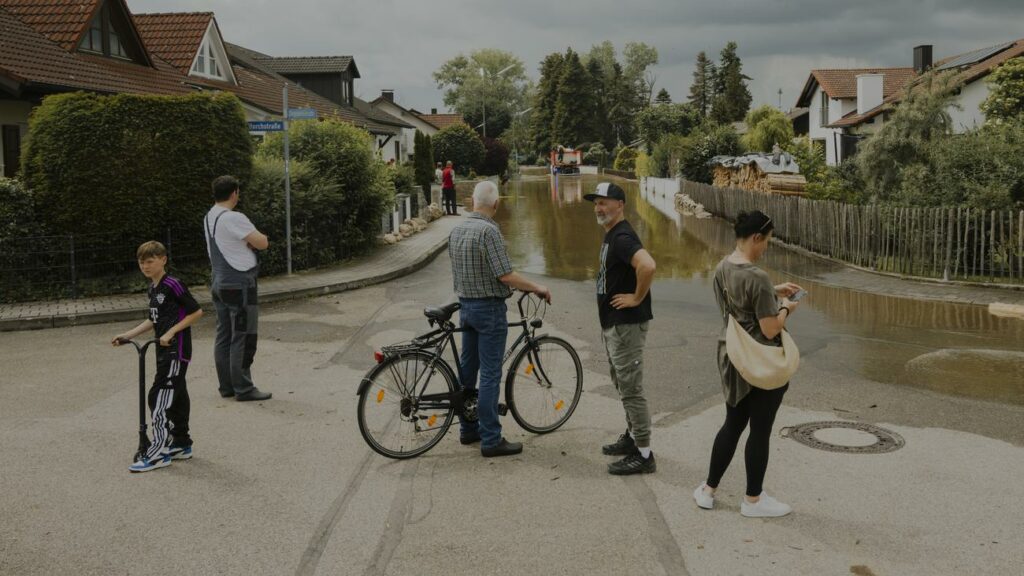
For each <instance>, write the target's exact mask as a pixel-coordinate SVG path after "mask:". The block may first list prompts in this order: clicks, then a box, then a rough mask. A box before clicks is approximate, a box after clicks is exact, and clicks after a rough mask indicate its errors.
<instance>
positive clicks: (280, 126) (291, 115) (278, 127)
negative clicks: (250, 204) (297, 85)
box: [247, 82, 316, 274]
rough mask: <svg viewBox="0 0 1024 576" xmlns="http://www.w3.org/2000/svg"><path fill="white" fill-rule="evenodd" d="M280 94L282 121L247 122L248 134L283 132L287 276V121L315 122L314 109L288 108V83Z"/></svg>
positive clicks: (289, 172) (289, 220)
mask: <svg viewBox="0 0 1024 576" xmlns="http://www.w3.org/2000/svg"><path fill="white" fill-rule="evenodd" d="M283 90H284V91H283V92H282V94H281V104H282V106H281V108H282V110H287V113H286V114H285V115H284V120H283V121H282V120H268V121H259V122H247V124H248V125H249V132H284V219H285V220H284V234H285V246H286V248H285V252H286V258H287V260H288V274H291V273H292V170H291V151H290V150H289V143H288V121H289V120H316V109H315V108H288V83H287V82H286V83H285V85H284V89H283Z"/></svg>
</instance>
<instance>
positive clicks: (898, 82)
mask: <svg viewBox="0 0 1024 576" xmlns="http://www.w3.org/2000/svg"><path fill="white" fill-rule="evenodd" d="M916 75H917V73H916V72H915V70H914V69H913V68H848V69H821V70H811V73H810V75H809V76H808V77H807V82H806V83H805V84H804V88H803V90H802V91H801V92H800V98H799V99H798V100H797V103H796V107H797V108H808V109H809V110H810V113H809V117H808V131H807V137H808V138H810V139H811V141H812V142H814V143H815V144H816V145H817V146H819V147H821V149H823V150H824V151H825V161H826V163H828V165H829V166H834V165H836V164H839V162H841V160H842V157H843V154H842V152H843V144H844V142H843V140H842V137H841V136H842V134H843V131H842V130H840V129H838V128H833V127H832V124H833V123H834V122H837V121H839V120H840V119H842V118H843V117H844V116H846V115H848V114H850V113H851V112H856V111H857V102H858V99H857V94H858V87H862V86H868V87H870V89H871V90H872V91H878V92H879V94H878V102H877V103H878V104H880V103H881V101H882V98H883V97H885V96H890V95H892V94H895V93H896V92H898V91H899V90H901V89H903V87H904V86H906V85H907V83H908V82H910V80H912V79H913V78H914V77H915V76H916ZM872 93H873V92H872Z"/></svg>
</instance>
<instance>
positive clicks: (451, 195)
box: [441, 160, 458, 216]
mask: <svg viewBox="0 0 1024 576" xmlns="http://www.w3.org/2000/svg"><path fill="white" fill-rule="evenodd" d="M441 201H442V202H443V203H444V213H445V214H447V215H449V216H455V215H457V214H458V211H457V210H456V207H455V167H454V166H452V161H451V160H449V161H448V162H447V163H446V164H445V166H444V171H442V172H441Z"/></svg>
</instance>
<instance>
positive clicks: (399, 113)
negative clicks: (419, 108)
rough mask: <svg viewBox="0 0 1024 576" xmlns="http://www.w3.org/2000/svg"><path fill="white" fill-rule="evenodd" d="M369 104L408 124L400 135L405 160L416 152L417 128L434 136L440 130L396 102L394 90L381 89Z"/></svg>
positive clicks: (380, 111)
mask: <svg viewBox="0 0 1024 576" xmlns="http://www.w3.org/2000/svg"><path fill="white" fill-rule="evenodd" d="M369 104H370V106H371V107H372V108H373V109H374V110H376V111H378V112H379V113H383V114H387V115H389V116H392V117H394V118H396V119H398V120H399V121H401V122H403V123H404V124H406V125H407V126H408V127H407V128H402V134H401V135H400V136H399V137H398V141H399V143H400V148H401V151H402V157H401V159H402V160H403V161H409V160H412V156H413V154H415V152H416V144H415V142H416V131H417V130H419V131H420V132H422V133H424V134H426V135H427V136H433V135H434V134H437V133H438V132H439V130H440V129H439V128H438V127H437V126H434V125H433V124H431V123H430V122H428V121H426V120H424V119H423V118H421V117H419V116H418V115H417V114H416V113H415V112H413V111H412V110H409V109H407V108H405V107H403V106H401V105H400V104H398V103H397V102H395V92H394V90H381V92H380V96H378V97H377V99H375V100H373V101H371V102H370V103H369Z"/></svg>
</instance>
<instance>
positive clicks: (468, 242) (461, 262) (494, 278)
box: [448, 212, 512, 299]
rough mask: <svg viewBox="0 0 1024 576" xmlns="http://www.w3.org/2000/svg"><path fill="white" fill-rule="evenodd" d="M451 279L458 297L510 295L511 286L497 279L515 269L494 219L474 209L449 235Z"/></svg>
mask: <svg viewBox="0 0 1024 576" xmlns="http://www.w3.org/2000/svg"><path fill="white" fill-rule="evenodd" d="M448 256H449V257H450V258H451V260H452V278H453V281H454V285H455V293H456V294H457V295H458V296H459V298H503V299H504V298H508V297H509V296H511V295H512V289H511V288H509V287H508V286H506V285H504V284H502V283H501V282H500V281H499V280H498V278H499V277H501V276H505V275H506V274H510V273H511V272H512V263H511V262H509V259H508V252H507V251H506V250H505V239H504V238H503V237H502V236H501V231H500V230H498V225H497V224H495V223H494V220H491V219H490V218H488V217H486V216H484V215H482V214H479V213H477V212H471V213H470V214H469V217H468V218H466V221H465V222H463V223H461V224H459V225H458V226H456V227H455V229H454V230H452V234H451V236H450V237H449V238H448Z"/></svg>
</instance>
